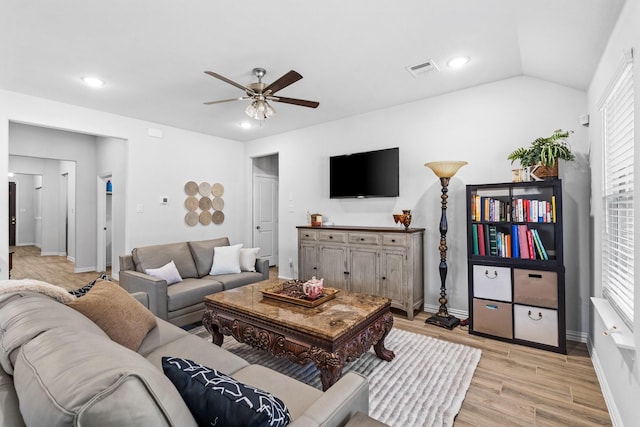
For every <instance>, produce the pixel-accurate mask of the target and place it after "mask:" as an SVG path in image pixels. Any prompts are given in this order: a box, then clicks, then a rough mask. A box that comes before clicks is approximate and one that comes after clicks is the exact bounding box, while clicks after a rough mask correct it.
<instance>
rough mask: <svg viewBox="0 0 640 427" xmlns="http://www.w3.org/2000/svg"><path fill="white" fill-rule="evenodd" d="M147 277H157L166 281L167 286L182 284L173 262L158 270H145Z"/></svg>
mask: <svg viewBox="0 0 640 427" xmlns="http://www.w3.org/2000/svg"><path fill="white" fill-rule="evenodd" d="M144 272H145V273H147V274H148V275H149V276H153V277H159V278H160V279H164V280H166V281H167V285H172V284H174V283H178V282H182V277H180V273H179V272H178V269H177V268H176V264H175V263H174V262H173V260H172V261H171V262H169V263H167V264H165V265H163V266H162V267H160V268H147V269H146V270H145V271H144Z"/></svg>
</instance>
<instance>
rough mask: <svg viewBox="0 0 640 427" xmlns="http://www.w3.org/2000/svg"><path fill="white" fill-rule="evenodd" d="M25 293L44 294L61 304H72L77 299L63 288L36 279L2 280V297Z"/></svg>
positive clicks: (0, 288) (0, 287)
mask: <svg viewBox="0 0 640 427" xmlns="http://www.w3.org/2000/svg"><path fill="white" fill-rule="evenodd" d="M25 291H27V292H37V293H39V294H43V295H46V296H48V297H51V298H53V299H55V300H57V301H58V302H61V303H67V302H71V301H74V300H75V299H76V297H75V296H74V295H71V294H70V293H69V292H68V291H67V290H66V289H65V288H63V287H62V286H56V285H52V284H51V283H47V282H43V281H41V280H34V279H9V280H0V295H3V294H9V293H12V292H25Z"/></svg>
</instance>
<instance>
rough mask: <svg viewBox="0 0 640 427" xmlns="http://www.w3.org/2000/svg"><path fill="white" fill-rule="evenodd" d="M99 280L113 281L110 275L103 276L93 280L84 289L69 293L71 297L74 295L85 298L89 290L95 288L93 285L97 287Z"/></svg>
mask: <svg viewBox="0 0 640 427" xmlns="http://www.w3.org/2000/svg"><path fill="white" fill-rule="evenodd" d="M98 279H102V280H108V281H111V278H110V277H109V275H107V274H101V275H99V276H98V277H96V278H95V279H93V280H92V281H90V282H89V283H87V284H86V285H84V286H83V287H81V288H78V289H74V290H72V291H69V293H70V294H71V295H74V296H75V297H77V298H80V297H82V296H85V295H86V294H87V292H89V290H90V289H91V288H93V285H95V284H96V283H97V282H98Z"/></svg>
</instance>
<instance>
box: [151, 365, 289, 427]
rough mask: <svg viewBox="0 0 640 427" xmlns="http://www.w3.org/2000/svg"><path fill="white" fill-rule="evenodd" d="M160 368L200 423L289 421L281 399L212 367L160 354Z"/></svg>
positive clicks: (273, 424)
mask: <svg viewBox="0 0 640 427" xmlns="http://www.w3.org/2000/svg"><path fill="white" fill-rule="evenodd" d="M162 369H163V370H164V373H165V375H166V376H167V377H169V379H170V380H171V381H172V382H173V384H174V385H175V386H176V388H177V389H178V391H179V392H180V395H181V396H182V399H183V400H184V401H185V403H186V404H187V406H188V407H189V410H190V411H191V413H192V414H193V417H194V418H195V419H196V421H197V422H198V425H199V426H213V425H217V426H225V427H233V426H238V427H241V426H243V427H258V426H270V427H279V426H286V425H287V424H289V423H290V422H291V415H290V414H289V410H288V409H287V407H286V406H285V404H284V402H283V401H282V400H280V399H278V398H277V397H275V396H273V395H272V394H271V393H267V392H266V391H263V390H260V389H257V388H253V387H251V386H249V385H246V384H242V383H240V382H238V381H236V380H234V379H233V378H231V377H229V376H227V375H225V374H223V373H221V372H218V371H216V370H215V369H211V368H207V367H205V366H202V365H200V364H198V363H196V362H193V361H191V360H188V359H181V358H178V357H163V358H162Z"/></svg>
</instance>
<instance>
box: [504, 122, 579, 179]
mask: <svg viewBox="0 0 640 427" xmlns="http://www.w3.org/2000/svg"><path fill="white" fill-rule="evenodd" d="M572 133H573V131H572V130H569V131H563V130H562V129H556V130H555V131H553V134H552V135H551V136H548V137H541V138H537V139H536V140H535V141H533V142H532V143H531V146H530V147H520V148H518V149H516V150H514V151H513V152H512V153H511V154H509V155H508V156H507V159H508V160H511V164H513V162H515V161H516V160H519V161H520V165H521V166H522V167H523V168H530V173H531V174H532V175H534V176H535V177H537V178H545V177H557V176H558V162H557V161H556V160H557V159H562V160H567V161H571V160H574V159H575V155H574V154H573V153H572V152H571V147H569V144H568V143H567V138H568V137H569V135H570V134H572Z"/></svg>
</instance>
